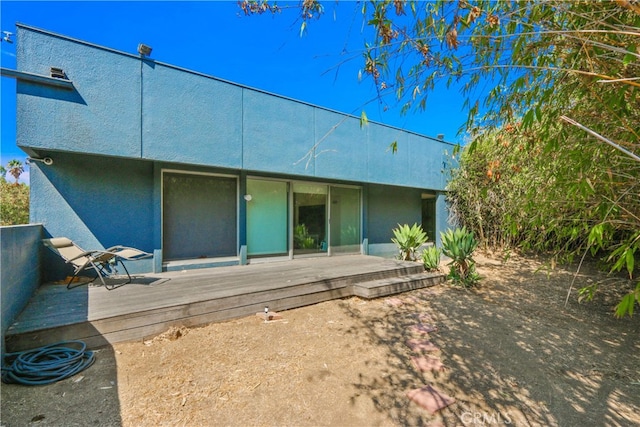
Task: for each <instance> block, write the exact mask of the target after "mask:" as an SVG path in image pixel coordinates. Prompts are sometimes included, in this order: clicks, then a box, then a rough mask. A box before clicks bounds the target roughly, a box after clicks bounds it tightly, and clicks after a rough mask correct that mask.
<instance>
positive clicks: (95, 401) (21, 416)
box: [0, 347, 122, 427]
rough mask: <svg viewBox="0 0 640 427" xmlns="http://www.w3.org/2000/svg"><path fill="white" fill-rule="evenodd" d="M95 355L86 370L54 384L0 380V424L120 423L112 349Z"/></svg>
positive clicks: (107, 426) (6, 426) (108, 425)
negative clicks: (93, 361)
mask: <svg viewBox="0 0 640 427" xmlns="http://www.w3.org/2000/svg"><path fill="white" fill-rule="evenodd" d="M95 357H96V361H95V363H94V364H93V365H92V366H91V367H89V368H88V369H87V370H86V371H83V372H80V373H78V374H76V375H74V376H73V377H71V378H67V379H64V380H62V381H58V382H56V383H54V384H49V385H42V386H25V385H18V384H2V388H1V392H0V393H1V397H2V404H1V412H0V413H1V416H0V425H1V426H3V427H22V426H89V425H93V426H105V427H111V426H114V427H115V426H121V425H122V421H121V417H120V401H119V399H118V385H117V369H116V359H115V355H114V353H113V349H112V348H111V347H103V348H101V349H99V350H96V351H95Z"/></svg>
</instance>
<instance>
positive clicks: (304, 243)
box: [293, 224, 316, 249]
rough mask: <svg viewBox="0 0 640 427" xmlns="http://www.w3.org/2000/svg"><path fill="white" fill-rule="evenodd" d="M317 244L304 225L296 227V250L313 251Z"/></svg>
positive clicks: (294, 233)
mask: <svg viewBox="0 0 640 427" xmlns="http://www.w3.org/2000/svg"><path fill="white" fill-rule="evenodd" d="M315 246H316V244H315V241H314V240H313V237H311V236H309V230H308V229H307V226H306V225H304V224H299V225H296V227H295V229H294V230H293V247H294V249H313V248H315Z"/></svg>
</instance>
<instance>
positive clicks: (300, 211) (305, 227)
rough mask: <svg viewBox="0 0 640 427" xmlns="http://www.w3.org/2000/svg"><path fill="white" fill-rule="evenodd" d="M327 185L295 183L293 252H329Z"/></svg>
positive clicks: (295, 253)
mask: <svg viewBox="0 0 640 427" xmlns="http://www.w3.org/2000/svg"><path fill="white" fill-rule="evenodd" d="M327 193H328V187H327V186H326V185H320V184H311V183H298V182H295V183H293V254H294V255H302V254H317V253H322V252H325V253H326V252H327Z"/></svg>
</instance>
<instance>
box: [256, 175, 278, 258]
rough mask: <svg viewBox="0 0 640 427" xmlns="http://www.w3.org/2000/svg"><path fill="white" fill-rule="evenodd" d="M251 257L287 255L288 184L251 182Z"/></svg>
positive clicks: (266, 181)
mask: <svg viewBox="0 0 640 427" xmlns="http://www.w3.org/2000/svg"><path fill="white" fill-rule="evenodd" d="M247 194H248V195H250V196H251V200H249V201H247V255H248V256H260V255H284V254H286V253H287V183H286V182H281V181H268V180H258V179H247Z"/></svg>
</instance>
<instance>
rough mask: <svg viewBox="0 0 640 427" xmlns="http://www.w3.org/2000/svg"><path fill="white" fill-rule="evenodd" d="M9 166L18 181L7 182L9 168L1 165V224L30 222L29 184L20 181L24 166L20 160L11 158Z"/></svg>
mask: <svg viewBox="0 0 640 427" xmlns="http://www.w3.org/2000/svg"><path fill="white" fill-rule="evenodd" d="M7 167H8V169H9V172H10V173H11V175H13V177H14V178H15V179H16V182H15V183H14V184H10V183H9V182H7V180H6V179H5V176H6V173H7V169H5V168H4V167H2V166H0V168H1V171H0V172H1V175H0V225H16V224H28V223H29V186H28V185H27V184H24V183H19V182H18V179H20V175H21V174H22V172H24V168H23V166H22V163H21V162H20V161H18V160H11V161H10V162H9V163H8V164H7ZM16 174H17V176H16Z"/></svg>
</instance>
